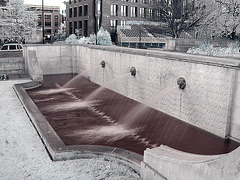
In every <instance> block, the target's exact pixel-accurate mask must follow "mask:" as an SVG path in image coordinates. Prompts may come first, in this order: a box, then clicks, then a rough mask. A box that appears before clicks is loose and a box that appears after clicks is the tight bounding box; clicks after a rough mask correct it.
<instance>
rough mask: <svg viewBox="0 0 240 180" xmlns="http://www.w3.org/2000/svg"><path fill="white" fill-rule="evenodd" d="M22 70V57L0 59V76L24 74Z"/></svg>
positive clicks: (23, 65)
mask: <svg viewBox="0 0 240 180" xmlns="http://www.w3.org/2000/svg"><path fill="white" fill-rule="evenodd" d="M24 68H25V64H24V58H23V57H4V58H0V74H24V72H25V69H24Z"/></svg>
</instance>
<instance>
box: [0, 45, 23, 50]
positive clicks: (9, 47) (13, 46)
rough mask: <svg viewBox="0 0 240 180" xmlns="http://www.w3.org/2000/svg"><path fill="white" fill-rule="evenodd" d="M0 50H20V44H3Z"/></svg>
mask: <svg viewBox="0 0 240 180" xmlns="http://www.w3.org/2000/svg"><path fill="white" fill-rule="evenodd" d="M0 51H22V45H21V44H18V43H9V44H4V45H3V46H2V47H1V49H0Z"/></svg>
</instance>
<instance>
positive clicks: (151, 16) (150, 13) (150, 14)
mask: <svg viewBox="0 0 240 180" xmlns="http://www.w3.org/2000/svg"><path fill="white" fill-rule="evenodd" d="M148 17H149V18H153V10H152V9H148Z"/></svg>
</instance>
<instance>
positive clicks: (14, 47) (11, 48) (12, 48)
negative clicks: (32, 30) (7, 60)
mask: <svg viewBox="0 0 240 180" xmlns="http://www.w3.org/2000/svg"><path fill="white" fill-rule="evenodd" d="M16 49H17V48H16V45H10V46H9V50H16Z"/></svg>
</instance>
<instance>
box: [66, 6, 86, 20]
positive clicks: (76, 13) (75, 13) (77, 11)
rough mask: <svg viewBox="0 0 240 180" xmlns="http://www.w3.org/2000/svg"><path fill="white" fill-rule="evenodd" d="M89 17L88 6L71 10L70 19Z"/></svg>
mask: <svg viewBox="0 0 240 180" xmlns="http://www.w3.org/2000/svg"><path fill="white" fill-rule="evenodd" d="M87 15H88V5H84V6H79V7H74V8H69V18H72V17H77V16H87Z"/></svg>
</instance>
